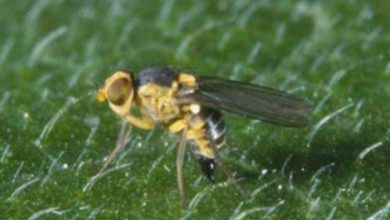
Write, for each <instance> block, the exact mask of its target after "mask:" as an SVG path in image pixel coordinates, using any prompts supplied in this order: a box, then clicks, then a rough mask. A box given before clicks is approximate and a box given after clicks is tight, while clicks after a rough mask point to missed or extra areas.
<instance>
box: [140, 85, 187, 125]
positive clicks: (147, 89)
mask: <svg viewBox="0 0 390 220" xmlns="http://www.w3.org/2000/svg"><path fill="white" fill-rule="evenodd" d="M177 91H178V86H177V83H176V82H172V83H171V85H170V86H164V85H159V84H156V83H147V84H144V85H140V86H139V87H138V90H137V103H138V105H139V107H140V108H141V109H142V110H143V112H146V113H147V114H149V115H150V117H151V118H153V119H154V120H155V121H157V122H162V123H164V122H167V121H169V120H171V119H173V118H177V117H178V116H180V107H179V104H178V101H177V98H176V93H177Z"/></svg>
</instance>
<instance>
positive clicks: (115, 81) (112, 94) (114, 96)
mask: <svg viewBox="0 0 390 220" xmlns="http://www.w3.org/2000/svg"><path fill="white" fill-rule="evenodd" d="M97 99H98V101H99V102H104V101H105V100H107V101H108V104H109V106H110V108H111V109H112V110H113V111H114V112H115V113H117V114H118V115H120V116H122V117H123V116H125V115H127V114H129V113H130V109H131V106H132V104H133V100H134V81H133V75H132V73H129V72H126V71H123V70H120V71H117V72H115V73H114V74H112V75H111V76H110V77H108V78H107V79H106V81H105V83H104V86H103V87H102V88H100V89H99V91H98V94H97Z"/></svg>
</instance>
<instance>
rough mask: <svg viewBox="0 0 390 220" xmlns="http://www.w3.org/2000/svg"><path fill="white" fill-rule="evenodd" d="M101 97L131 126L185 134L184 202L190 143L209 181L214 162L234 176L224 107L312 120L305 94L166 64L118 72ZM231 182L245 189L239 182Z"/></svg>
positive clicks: (297, 121)
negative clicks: (224, 151)
mask: <svg viewBox="0 0 390 220" xmlns="http://www.w3.org/2000/svg"><path fill="white" fill-rule="evenodd" d="M97 98H98V100H99V101H100V102H103V101H105V100H107V101H108V104H109V106H110V108H111V109H112V110H113V111H114V112H115V113H116V114H117V115H119V116H120V117H121V118H122V119H123V120H124V121H126V122H127V123H128V124H130V125H134V126H135V127H138V128H141V129H145V130H151V129H153V128H154V127H155V126H156V125H157V124H158V125H162V126H164V127H165V129H166V130H167V131H168V132H171V133H176V134H179V135H181V139H180V142H179V146H178V151H177V158H176V169H177V171H176V172H177V183H178V188H179V196H180V200H181V203H182V205H183V206H184V201H185V200H184V186H183V175H182V167H183V161H184V152H185V148H186V144H187V143H188V144H189V145H190V147H191V150H192V152H194V154H195V156H196V158H197V159H198V161H199V164H200V168H201V171H202V172H203V174H204V175H205V176H206V178H207V179H208V180H209V181H211V182H214V175H213V174H214V171H215V168H216V165H218V167H220V168H221V169H222V170H223V172H224V173H225V174H226V175H227V176H228V178H229V179H230V180H233V175H232V173H231V172H230V171H229V169H228V168H227V167H226V166H225V165H224V164H223V163H222V160H221V157H220V155H219V151H220V150H221V148H222V147H223V146H224V144H225V132H226V128H225V123H224V120H223V115H222V111H228V112H232V113H236V114H238V115H241V116H244V117H249V118H253V119H258V120H261V121H265V122H269V123H273V124H277V125H281V126H286V127H296V128H299V127H305V126H307V125H308V124H309V120H308V119H307V118H306V117H305V116H304V115H305V113H308V112H310V111H311V106H310V105H309V104H308V103H307V102H305V101H304V100H303V99H301V98H299V97H297V96H295V95H292V94H289V93H286V92H283V91H279V90H276V89H272V88H268V87H264V86H259V85H255V84H249V83H242V82H237V81H231V80H223V79H216V78H210V77H200V76H199V77H198V76H195V75H193V74H191V73H187V72H180V71H179V72H177V71H174V70H172V69H170V68H168V67H150V68H146V69H144V70H142V71H141V72H140V73H139V75H138V77H137V78H136V77H135V75H134V74H133V73H132V72H129V71H124V70H120V71H117V72H115V73H114V74H113V75H111V76H110V77H108V78H107V79H106V81H105V84H104V86H103V87H102V88H101V89H99V91H98V95H97ZM135 108H138V110H139V112H140V113H139V114H138V115H136V114H134V109H135ZM122 133H123V132H122ZM120 139H121V138H118V140H120ZM122 139H123V138H122ZM120 148H121V144H117V147H116V148H115V149H114V151H113V152H112V153H111V155H110V157H109V159H108V160H107V161H106V163H105V165H104V166H103V168H102V169H104V168H105V167H106V166H107V165H108V163H109V162H110V161H111V160H112V159H113V158H114V157H115V156H116V154H117V153H118V152H119V150H120ZM232 182H233V184H234V185H235V187H236V188H237V189H238V190H239V191H240V192H241V193H242V194H245V192H244V191H243V190H242V189H241V188H240V186H239V185H238V184H237V183H236V182H235V181H232Z"/></svg>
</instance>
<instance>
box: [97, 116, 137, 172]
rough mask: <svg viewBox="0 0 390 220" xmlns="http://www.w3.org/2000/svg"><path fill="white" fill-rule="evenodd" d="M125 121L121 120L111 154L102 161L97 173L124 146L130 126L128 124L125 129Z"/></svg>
mask: <svg viewBox="0 0 390 220" xmlns="http://www.w3.org/2000/svg"><path fill="white" fill-rule="evenodd" d="M126 127H127V123H126V122H123V123H122V127H121V130H120V131H119V134H118V138H117V141H116V144H115V148H114V150H113V151H112V152H111V154H110V155H109V156H108V158H107V160H106V161H105V162H104V164H103V167H102V168H101V169H100V171H99V174H101V173H102V172H103V171H104V170H105V169H106V168H107V166H108V165H109V164H110V163H111V162H112V160H113V159H114V158H115V157H116V156H117V155H118V153H119V152H120V151H121V150H122V149H123V147H124V146H125V144H126V143H125V141H126V138H127V137H129V136H130V134H131V130H132V126H131V125H129V127H128V129H126Z"/></svg>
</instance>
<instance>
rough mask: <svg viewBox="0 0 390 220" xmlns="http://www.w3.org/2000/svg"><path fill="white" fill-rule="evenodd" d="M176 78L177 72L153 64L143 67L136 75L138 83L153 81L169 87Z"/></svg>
mask: <svg viewBox="0 0 390 220" xmlns="http://www.w3.org/2000/svg"><path fill="white" fill-rule="evenodd" d="M176 78H177V73H176V72H175V71H173V70H172V69H170V68H169V67H162V66H155V67H149V68H146V69H143V70H142V71H141V72H140V73H139V75H138V82H139V85H140V86H142V85H145V84H148V83H155V84H157V85H160V86H166V87H170V86H171V84H172V82H173V81H175V80H176Z"/></svg>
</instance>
